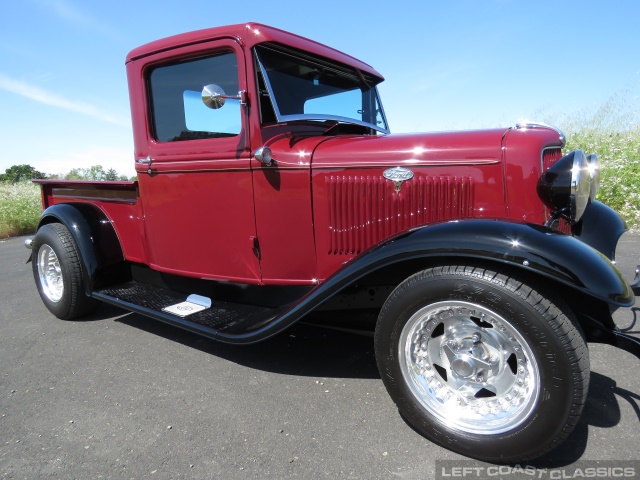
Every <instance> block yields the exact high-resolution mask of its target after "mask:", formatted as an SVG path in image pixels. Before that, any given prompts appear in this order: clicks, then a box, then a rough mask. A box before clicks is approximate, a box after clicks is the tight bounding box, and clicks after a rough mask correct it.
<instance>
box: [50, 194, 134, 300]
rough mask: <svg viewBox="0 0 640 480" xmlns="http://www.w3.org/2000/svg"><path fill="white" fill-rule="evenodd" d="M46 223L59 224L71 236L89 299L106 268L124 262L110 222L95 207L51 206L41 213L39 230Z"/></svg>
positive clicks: (73, 204) (80, 205)
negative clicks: (80, 262) (79, 259)
mask: <svg viewBox="0 0 640 480" xmlns="http://www.w3.org/2000/svg"><path fill="white" fill-rule="evenodd" d="M48 223H62V224H63V225H64V226H65V227H67V229H68V230H69V232H71V235H72V236H73V240H74V241H75V243H76V245H77V247H78V253H79V255H80V258H81V260H82V269H83V274H84V277H83V278H85V279H86V284H85V289H86V293H87V295H91V292H92V291H93V290H94V287H95V286H96V283H98V280H99V279H100V276H101V275H102V274H104V273H105V272H106V271H107V269H108V268H109V267H113V266H116V265H121V264H122V263H123V262H124V254H123V253H122V247H121V246H120V241H119V239H118V236H117V234H116V231H115V229H114V228H113V225H112V224H111V220H109V218H108V217H107V215H106V214H105V213H104V212H103V211H102V210H101V209H100V208H98V207H96V206H95V205H92V204H88V203H61V204H58V205H53V206H51V207H49V208H47V209H46V210H45V211H44V212H43V213H42V216H41V217H40V222H39V224H38V228H40V227H41V226H42V225H46V224H48Z"/></svg>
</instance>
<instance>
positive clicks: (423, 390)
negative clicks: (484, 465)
mask: <svg viewBox="0 0 640 480" xmlns="http://www.w3.org/2000/svg"><path fill="white" fill-rule="evenodd" d="M527 283H529V284H527ZM527 283H525V282H524V281H521V280H519V279H517V278H514V277H513V276H507V275H503V274H499V273H496V272H493V271H490V270H487V269H484V268H480V267H474V266H444V267H436V268H430V269H428V270H424V271H422V272H420V273H417V274H415V275H413V276H411V277H409V278H408V279H406V280H405V281H404V282H402V283H401V284H400V285H399V286H398V287H397V288H396V289H395V290H394V291H393V293H392V294H391V295H390V296H389V298H388V299H387V301H386V303H385V304H384V306H383V308H382V310H381V312H380V316H379V318H378V323H377V325H376V332H375V352H376V361H377V364H378V369H379V371H380V376H381V377H382V380H383V381H384V384H385V386H386V388H387V390H388V392H389V394H390V395H391V397H392V399H393V400H394V402H395V403H396V405H397V407H398V409H399V411H400V413H401V415H402V416H403V417H404V418H405V420H406V421H408V423H410V424H411V425H412V426H413V427H414V428H415V429H416V430H417V431H418V432H419V433H421V434H422V435H424V436H425V437H427V438H429V439H430V440H432V441H434V442H435V443H438V444H439V445H442V446H444V447H446V448H448V449H450V450H453V451H455V452H458V453H461V454H463V455H466V456H469V457H474V458H478V459H481V460H485V461H491V462H497V463H512V462H519V461H523V460H530V459H533V458H536V457H539V456H541V455H543V454H545V453H546V452H549V451H550V450H552V449H553V448H555V447H556V446H558V445H559V444H560V443H561V442H562V441H563V440H565V439H566V438H567V436H568V435H569V434H570V433H571V431H572V430H573V428H574V427H575V425H576V424H577V422H578V419H579V417H580V414H581V413H582V409H583V406H584V403H585V401H586V396H587V391H588V388H589V354H588V350H587V347H586V343H585V339H584V336H583V334H582V331H581V330H580V328H579V326H577V324H576V321H575V319H574V317H573V314H572V313H571V311H570V310H569V309H568V308H567V307H566V306H565V304H564V302H563V301H562V300H561V299H558V298H554V297H553V295H551V294H550V293H541V292H542V291H543V289H542V288H538V290H537V291H536V290H535V289H534V288H532V287H533V282H531V281H527Z"/></svg>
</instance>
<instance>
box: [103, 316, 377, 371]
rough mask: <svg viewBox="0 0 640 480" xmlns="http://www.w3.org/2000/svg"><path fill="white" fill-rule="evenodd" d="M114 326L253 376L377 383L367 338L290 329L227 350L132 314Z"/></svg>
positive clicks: (306, 327)
mask: <svg viewBox="0 0 640 480" xmlns="http://www.w3.org/2000/svg"><path fill="white" fill-rule="evenodd" d="M110 310H111V309H110ZM114 310H115V308H114ZM114 310H111V311H112V312H114ZM118 312H122V311H121V310H118ZM116 315H117V313H116ZM116 321H117V322H119V323H123V324H125V325H129V326H131V327H134V328H137V329H140V330H144V331H146V332H149V333H151V334H153V335H158V336H160V337H163V338H166V339H169V340H172V341H174V342H178V343H181V344H183V345H185V346H187V347H190V348H194V349H197V350H200V351H202V352H205V353H208V354H210V355H215V356H217V357H220V358H224V359H225V360H228V361H230V362H234V363H237V364H239V365H243V366H245V367H249V368H255V369H258V370H263V371H268V372H273V373H278V374H283V375H296V376H306V377H327V378H363V379H368V378H380V375H379V374H378V369H377V366H376V361H375V356H374V351H373V338H371V337H367V336H361V335H354V334H350V333H344V332H338V331H335V330H329V329H326V328H320V327H314V326H311V325H305V324H296V325H294V326H293V327H291V328H290V329H288V330H286V331H285V332H282V333H280V334H278V335H276V336H274V337H273V338H271V339H269V340H266V341H264V342H260V343H256V344H254V345H227V344H224V343H220V342H216V341H214V340H210V339H208V338H204V337H201V336H199V335H196V334H194V333H191V332H188V331H185V330H181V329H179V328H176V327H173V326H171V325H167V324H164V323H162V322H158V321H156V320H152V319H149V318H146V317H143V316H140V315H136V314H129V315H124V316H122V317H120V318H118V319H117V320H116Z"/></svg>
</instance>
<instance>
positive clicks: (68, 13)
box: [39, 0, 122, 39]
mask: <svg viewBox="0 0 640 480" xmlns="http://www.w3.org/2000/svg"><path fill="white" fill-rule="evenodd" d="M39 3H40V4H41V5H42V6H43V7H45V8H50V9H51V10H52V11H53V13H54V14H56V15H57V16H58V17H59V18H60V19H61V20H64V21H65V22H67V23H69V24H71V25H75V26H76V27H79V28H82V29H84V30H91V31H92V32H96V33H99V34H101V35H103V36H106V37H110V38H113V39H120V38H122V35H120V34H119V33H118V32H117V31H116V30H114V29H113V28H111V27H110V26H109V25H107V24H105V23H104V22H101V21H99V20H97V19H95V18H93V17H92V16H90V15H87V14H85V13H83V12H82V11H80V10H78V9H77V8H76V7H74V6H73V5H71V4H70V3H69V2H67V1H65V0H54V1H40V2H39Z"/></svg>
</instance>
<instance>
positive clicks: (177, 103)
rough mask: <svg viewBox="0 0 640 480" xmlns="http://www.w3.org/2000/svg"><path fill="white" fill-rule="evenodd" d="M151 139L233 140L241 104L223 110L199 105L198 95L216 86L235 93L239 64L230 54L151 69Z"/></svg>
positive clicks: (229, 101)
mask: <svg viewBox="0 0 640 480" xmlns="http://www.w3.org/2000/svg"><path fill="white" fill-rule="evenodd" d="M148 78H149V90H150V95H151V109H152V110H151V111H152V119H153V125H152V128H153V136H154V137H155V139H156V140H158V141H159V142H176V141H181V140H196V139H201V138H220V137H233V136H236V135H238V134H239V133H240V128H241V111H240V101H239V100H235V99H227V101H226V103H225V104H224V106H223V107H222V108H218V109H211V108H208V107H207V106H206V105H205V104H204V103H202V99H201V92H202V89H203V87H205V86H206V85H209V84H212V83H215V84H217V85H219V86H220V87H222V89H223V90H224V92H225V94H227V95H236V94H237V93H238V89H239V87H238V61H237V58H236V55H235V54H234V53H232V52H225V53H222V54H218V55H215V56H210V57H205V58H198V59H196V60H190V61H187V62H180V63H176V64H173V65H164V66H161V67H156V68H154V69H153V70H152V71H151V73H150V75H149V77H148Z"/></svg>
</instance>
